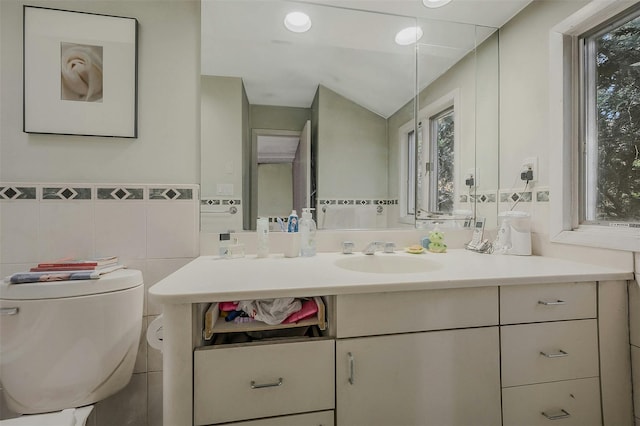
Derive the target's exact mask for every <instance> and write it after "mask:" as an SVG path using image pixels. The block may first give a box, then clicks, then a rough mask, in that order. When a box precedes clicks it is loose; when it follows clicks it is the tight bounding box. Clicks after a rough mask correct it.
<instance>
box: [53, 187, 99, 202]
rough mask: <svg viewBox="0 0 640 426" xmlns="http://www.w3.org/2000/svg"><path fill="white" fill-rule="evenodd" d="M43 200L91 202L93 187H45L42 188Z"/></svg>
mask: <svg viewBox="0 0 640 426" xmlns="http://www.w3.org/2000/svg"><path fill="white" fill-rule="evenodd" d="M42 199H43V200H91V199H92V197H91V187H80V186H51V187H50V186H45V187H43V188H42Z"/></svg>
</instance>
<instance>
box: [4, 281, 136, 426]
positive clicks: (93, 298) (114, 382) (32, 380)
mask: <svg viewBox="0 0 640 426" xmlns="http://www.w3.org/2000/svg"><path fill="white" fill-rule="evenodd" d="M143 301H144V284H143V280H142V273H141V272H140V271H137V270H133V269H122V270H118V271H113V272H111V273H109V274H105V275H103V276H102V277H101V278H100V279H97V280H78V281H52V282H43V283H28V284H8V283H7V282H4V281H3V282H2V283H0V314H1V317H0V382H1V383H2V388H3V391H4V396H5V398H6V403H7V406H8V408H9V409H10V410H12V411H14V412H16V413H21V414H23V415H22V416H20V417H17V418H15V419H8V420H2V421H0V425H1V426H18V425H21V426H26V425H34V426H35V425H37V426H46V425H55V426H61V425H63V426H67V425H68V426H80V425H84V424H85V422H86V420H87V418H88V417H89V414H90V413H91V410H92V408H93V406H92V405H91V404H93V403H95V402H97V401H100V400H102V399H105V398H107V397H109V396H111V395H113V394H115V393H116V392H118V391H120V390H121V389H123V388H124V387H125V386H126V385H127V384H128V383H129V380H130V379H131V375H132V373H133V367H134V364H135V360H136V355H137V352H138V346H139V342H140V332H141V327H142V307H143Z"/></svg>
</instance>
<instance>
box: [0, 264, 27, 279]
mask: <svg viewBox="0 0 640 426" xmlns="http://www.w3.org/2000/svg"><path fill="white" fill-rule="evenodd" d="M31 267H33V262H31V263H9V264H4V263H0V280H1V279H3V278H5V277H8V276H9V275H11V274H15V273H16V272H25V271H28V270H29V268H31Z"/></svg>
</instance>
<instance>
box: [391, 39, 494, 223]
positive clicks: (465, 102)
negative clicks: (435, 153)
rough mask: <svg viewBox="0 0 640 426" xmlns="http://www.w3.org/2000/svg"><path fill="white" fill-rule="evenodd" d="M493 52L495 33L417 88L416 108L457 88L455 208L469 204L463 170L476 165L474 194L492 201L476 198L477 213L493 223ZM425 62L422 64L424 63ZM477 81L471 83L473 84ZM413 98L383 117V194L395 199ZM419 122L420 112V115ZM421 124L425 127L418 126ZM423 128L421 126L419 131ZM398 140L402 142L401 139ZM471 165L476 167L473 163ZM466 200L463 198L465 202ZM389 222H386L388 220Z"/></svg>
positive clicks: (436, 99)
mask: <svg viewBox="0 0 640 426" xmlns="http://www.w3.org/2000/svg"><path fill="white" fill-rule="evenodd" d="M498 54H499V41H498V36H497V34H494V35H493V36H491V37H489V38H488V39H487V40H485V41H484V42H483V43H482V44H481V45H480V46H478V48H477V49H476V51H475V52H473V53H470V54H468V55H467V56H465V57H464V58H463V59H462V60H461V61H459V62H458V63H456V64H455V65H454V66H453V67H451V68H450V69H449V70H448V71H447V72H446V73H445V74H443V75H442V76H440V77H439V78H437V79H436V80H435V81H433V82H431V83H430V84H429V85H428V86H427V87H425V88H424V89H422V90H421V91H420V94H419V96H418V106H417V109H418V110H419V111H420V110H422V109H424V108H427V107H429V105H430V104H432V103H434V102H436V101H438V100H439V99H440V98H442V97H443V96H445V95H447V94H449V93H452V92H453V91H457V93H458V102H459V103H458V105H457V106H456V111H457V122H456V132H457V133H458V135H459V140H458V142H459V145H460V146H459V148H458V149H457V151H456V154H457V155H458V157H459V158H457V159H456V176H455V185H456V195H457V198H456V205H455V208H456V209H472V206H471V204H468V197H467V193H468V190H467V188H466V187H465V186H464V182H463V181H464V175H465V174H466V172H467V171H468V170H469V169H473V168H477V174H478V177H479V179H478V187H477V189H476V190H477V193H478V194H493V197H491V198H488V199H490V200H493V201H488V202H478V208H479V210H478V212H477V214H478V215H480V216H485V217H487V218H488V221H487V226H488V227H495V225H496V212H497V206H496V203H495V202H496V193H497V189H498V166H497V161H498V158H497V154H496V153H497V152H498V113H499V108H498V93H499V92H498V81H499V75H500V74H499V70H498ZM425 66H428V64H425ZM476 82H477V84H476ZM413 109H414V105H413V102H410V103H408V104H407V105H405V106H404V107H402V108H401V109H399V110H398V111H397V112H396V113H394V114H393V115H392V116H391V117H389V130H388V133H389V134H388V138H389V195H390V197H393V198H400V194H399V189H400V178H401V176H400V170H399V165H400V156H401V153H400V146H401V141H400V140H399V139H400V136H399V130H400V128H401V127H402V126H403V125H405V124H406V123H408V122H410V121H412V120H413ZM420 118H421V119H422V121H423V126H424V125H426V123H425V122H424V117H422V116H421V117H420ZM423 129H425V128H424V127H423ZM423 131H426V130H423ZM403 142H404V141H403ZM476 165H477V166H476ZM465 200H466V201H465ZM390 223H391V222H390Z"/></svg>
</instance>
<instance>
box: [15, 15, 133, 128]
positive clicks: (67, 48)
mask: <svg viewBox="0 0 640 426" xmlns="http://www.w3.org/2000/svg"><path fill="white" fill-rule="evenodd" d="M23 18H24V21H23V25H24V26H23V31H24V47H23V95H24V97H23V118H24V121H23V130H24V132H26V133H52V134H63V135H85V136H110V137H122V138H135V137H137V136H138V130H137V127H138V123H137V109H138V105H137V104H138V99H137V73H138V70H137V68H138V61H137V38H138V37H137V31H138V21H137V20H136V19H135V18H123V17H117V16H108V15H98V14H93V13H84V12H72V11H67V10H57V9H49V8H43V7H34V6H24V17H23Z"/></svg>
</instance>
